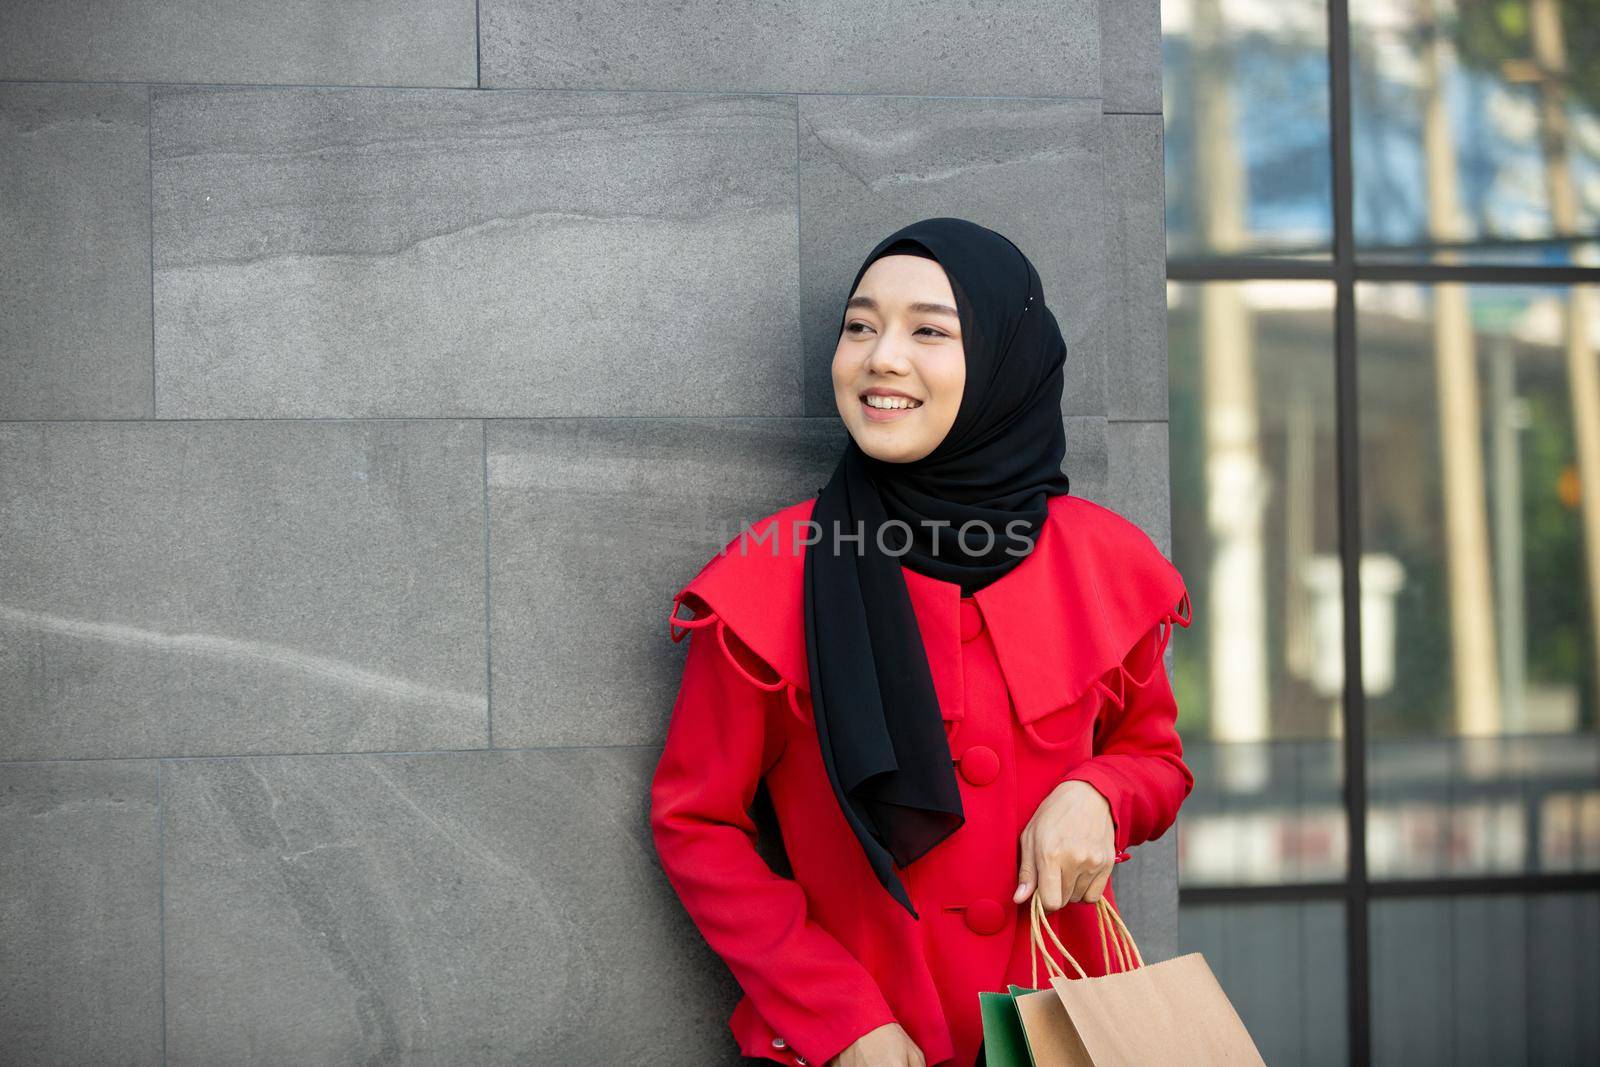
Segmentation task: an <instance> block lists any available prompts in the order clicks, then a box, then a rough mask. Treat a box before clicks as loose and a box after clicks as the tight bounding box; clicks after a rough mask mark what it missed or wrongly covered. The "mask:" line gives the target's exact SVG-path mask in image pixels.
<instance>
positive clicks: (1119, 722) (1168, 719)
mask: <svg viewBox="0 0 1600 1067" xmlns="http://www.w3.org/2000/svg"><path fill="white" fill-rule="evenodd" d="M1163 627H1166V629H1165V631H1163ZM1170 634H1171V624H1170V622H1167V621H1163V622H1158V623H1157V624H1156V625H1155V626H1154V627H1152V628H1151V629H1150V631H1149V632H1148V633H1146V634H1145V635H1144V637H1142V638H1140V640H1139V641H1138V642H1137V643H1136V644H1135V645H1134V646H1133V649H1132V650H1131V651H1130V652H1129V653H1128V655H1127V657H1126V658H1125V659H1124V660H1123V662H1122V664H1121V665H1120V666H1119V669H1118V671H1117V678H1118V682H1119V685H1118V687H1119V688H1120V689H1121V692H1120V694H1115V693H1114V692H1107V693H1106V699H1105V700H1104V701H1102V703H1101V710H1100V717H1099V719H1097V720H1096V722H1095V730H1094V751H1095V755H1094V756H1092V757H1091V758H1089V759H1087V760H1084V761H1083V762H1082V763H1080V764H1078V765H1077V766H1076V767H1074V768H1072V770H1070V771H1068V772H1067V773H1066V774H1065V775H1064V776H1063V777H1062V781H1080V782H1087V783H1088V784H1090V785H1092V786H1094V788H1095V789H1096V790H1098V791H1099V793H1100V795H1101V796H1103V797H1105V798H1106V801H1107V802H1108V803H1109V804H1110V806H1111V819H1112V822H1113V823H1114V824H1115V836H1116V850H1117V858H1118V859H1124V858H1126V851H1127V850H1128V849H1130V848H1132V847H1134V846H1135V845H1141V844H1143V843H1144V842H1146V841H1151V840H1154V839H1155V838H1158V837H1160V836H1161V835H1162V834H1164V833H1166V831H1167V828H1168V827H1170V826H1171V825H1172V824H1173V822H1174V821H1175V820H1176V819H1177V817H1178V808H1179V807H1180V806H1181V805H1182V804H1183V802H1184V799H1185V798H1187V797H1188V795H1189V791H1190V790H1191V789H1193V788H1194V775H1193V774H1192V773H1191V772H1190V770H1189V768H1188V766H1187V765H1186V764H1185V763H1184V762H1183V743H1182V741H1180V740H1179V738H1178V730H1177V720H1178V702H1177V700H1176V698H1174V697H1173V695H1172V683H1171V681H1170V680H1168V678H1167V669H1166V664H1165V663H1164V662H1163V660H1162V653H1163V652H1164V651H1165V649H1166V644H1167V640H1166V639H1167V636H1169V635H1170Z"/></svg>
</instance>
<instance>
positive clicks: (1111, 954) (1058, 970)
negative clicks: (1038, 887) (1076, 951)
mask: <svg viewBox="0 0 1600 1067" xmlns="http://www.w3.org/2000/svg"><path fill="white" fill-rule="evenodd" d="M1029 904H1030V914H1029V926H1030V927H1031V929H1030V931H1029V935H1030V940H1031V941H1032V949H1031V951H1030V952H1029V954H1028V962H1029V965H1030V968H1031V971H1030V981H1031V983H1032V985H1033V988H1035V989H1038V988H1039V957H1040V956H1043V957H1044V965H1045V970H1046V972H1047V973H1048V974H1050V975H1051V976H1053V977H1056V978H1068V977H1070V976H1069V975H1068V974H1067V972H1066V971H1065V970H1064V969H1063V968H1062V966H1061V965H1060V964H1059V963H1057V962H1056V961H1055V960H1053V959H1051V958H1050V951H1049V949H1048V948H1047V947H1046V946H1045V940H1044V939H1045V935H1046V934H1048V935H1049V936H1050V940H1051V941H1052V942H1054V943H1055V946H1056V949H1057V950H1058V951H1059V952H1060V953H1061V955H1062V957H1063V958H1065V959H1066V961H1067V962H1068V963H1070V964H1072V969H1073V970H1075V971H1077V972H1078V977H1079V978H1087V977H1089V976H1088V975H1087V974H1086V973H1085V972H1084V970H1083V968H1082V967H1081V966H1079V965H1078V961H1077V960H1076V959H1074V958H1073V957H1072V953H1071V952H1069V951H1067V946H1066V945H1063V944H1062V943H1061V938H1060V937H1058V936H1057V935H1056V932H1055V929H1054V928H1053V927H1051V925H1050V924H1049V922H1048V921H1046V919H1045V911H1044V901H1043V900H1041V899H1040V897H1039V894H1038V893H1037V892H1035V893H1034V894H1033V896H1032V897H1031V898H1030V899H1029ZM1094 914H1095V922H1096V924H1097V925H1098V926H1099V928H1100V952H1101V954H1102V956H1103V957H1104V959H1105V964H1106V973H1107V974H1109V973H1111V969H1112V968H1111V961H1112V960H1113V959H1115V960H1116V962H1117V968H1116V969H1117V970H1118V971H1130V970H1133V969H1134V967H1135V966H1138V967H1143V966H1144V956H1143V955H1141V954H1140V952H1139V946H1138V945H1136V944H1134V941H1133V934H1132V932H1131V931H1129V929H1128V924H1127V923H1125V922H1123V921H1122V916H1121V915H1119V914H1117V909H1116V908H1113V907H1112V906H1111V902H1110V901H1108V900H1106V898H1105V897H1104V896H1102V897H1101V898H1100V899H1099V900H1097V901H1095V912H1094ZM1108 929H1109V930H1110V932H1111V937H1110V941H1109V945H1108V942H1107V938H1106V931H1107V930H1108Z"/></svg>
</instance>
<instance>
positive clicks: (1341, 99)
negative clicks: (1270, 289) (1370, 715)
mask: <svg viewBox="0 0 1600 1067" xmlns="http://www.w3.org/2000/svg"><path fill="white" fill-rule="evenodd" d="M1328 102H1329V105H1330V106H1329V109H1328V114H1329V125H1330V128H1329V131H1328V134H1329V138H1328V141H1329V156H1330V159H1331V160H1332V164H1333V263H1332V266H1333V283H1334V323H1333V346H1334V383H1335V390H1336V396H1337V407H1336V410H1337V414H1336V416H1335V425H1336V427H1337V434H1338V451H1339V463H1338V494H1339V565H1340V571H1341V573H1342V575H1343V579H1344V580H1343V583H1342V593H1343V596H1342V601H1343V604H1344V612H1343V614H1344V700H1343V728H1344V796H1345V819H1346V823H1347V824H1348V832H1347V839H1348V842H1349V851H1348V853H1347V856H1348V859H1347V862H1346V866H1345V888H1346V894H1345V966H1346V968H1347V975H1346V984H1347V989H1348V996H1347V1000H1348V1002H1349V1003H1348V1005H1347V1009H1348V1012H1349V1025H1350V1062H1351V1063H1352V1064H1355V1065H1356V1067H1367V1065H1368V1064H1370V1063H1371V1062H1372V1012H1371V1003H1370V1001H1371V996H1370V989H1371V986H1372V976H1371V963H1370V946H1369V942H1368V934H1367V931H1368V926H1369V908H1368V899H1367V892H1368V887H1367V753H1366V718H1367V716H1366V694H1365V693H1364V692H1363V690H1362V685H1361V611H1360V605H1361V588H1360V570H1359V563H1360V559H1361V511H1360V501H1361V471H1360V466H1359V456H1360V453H1359V449H1358V443H1359V441H1360V437H1359V426H1358V424H1357V411H1356V407H1357V399H1358V393H1357V391H1356V304H1355V296H1356V294H1355V283H1356V257H1355V219H1354V212H1355V197H1354V193H1353V186H1354V176H1353V175H1354V166H1353V162H1352V159H1351V148H1350V125H1351V123H1350V8H1349V3H1348V0H1328Z"/></svg>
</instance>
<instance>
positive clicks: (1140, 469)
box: [1106, 422, 1172, 559]
mask: <svg viewBox="0 0 1600 1067" xmlns="http://www.w3.org/2000/svg"><path fill="white" fill-rule="evenodd" d="M1106 434H1107V438H1108V441H1109V444H1110V448H1109V450H1108V452H1109V456H1110V466H1109V469H1108V472H1107V482H1106V496H1107V498H1108V499H1109V500H1111V501H1113V503H1110V504H1107V505H1106V506H1107V507H1110V508H1114V509H1115V510H1117V511H1119V512H1121V513H1122V514H1123V515H1126V516H1127V517H1128V518H1129V519H1131V520H1132V521H1133V522H1135V523H1137V524H1138V525H1139V526H1140V528H1141V529H1143V530H1144V532H1145V533H1147V534H1149V535H1150V539H1151V540H1152V541H1154V542H1155V543H1156V545H1157V547H1159V548H1160V549H1161V551H1162V553H1163V554H1165V555H1166V556H1167V557H1168V558H1169V559H1170V558H1171V556H1172V533H1171V531H1172V481H1171V477H1170V475H1169V474H1168V453H1167V424H1166V423H1164V422H1108V423H1107V424H1106Z"/></svg>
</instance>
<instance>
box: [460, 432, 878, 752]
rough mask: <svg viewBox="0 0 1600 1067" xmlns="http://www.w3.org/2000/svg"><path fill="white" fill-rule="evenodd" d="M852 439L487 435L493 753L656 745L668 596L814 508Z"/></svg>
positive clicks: (663, 703)
mask: <svg viewBox="0 0 1600 1067" xmlns="http://www.w3.org/2000/svg"><path fill="white" fill-rule="evenodd" d="M846 440H847V437H846V434H845V430H844V428H843V425H842V423H840V422H839V420H838V419H648V420H646V419H585V420H562V419H541V420H537V421H529V422H493V423H490V424H489V511H490V523H491V530H490V539H491V548H490V563H491V567H490V581H491V593H490V604H491V606H492V615H493V626H492V630H491V634H492V637H491V647H492V649H493V662H494V679H493V684H492V692H493V694H494V743H495V744H496V745H583V744H637V743H651V744H659V743H660V742H661V741H662V740H663V739H664V738H665V736H666V724H667V719H668V715H669V712H670V709H671V707H672V701H673V698H674V696H675V694H676V692H677V687H678V682H679V679H680V677H681V675H682V670H683V664H682V656H683V653H684V650H685V648H686V647H687V646H686V645H684V644H674V643H673V642H672V641H671V640H670V639H669V636H668V623H667V619H668V616H669V614H670V613H671V611H672V595H673V594H674V593H675V592H677V591H678V589H679V588H681V587H682V586H683V585H684V583H686V582H688V581H689V579H691V578H693V577H694V575H695V574H696V573H697V572H698V571H699V570H700V568H701V567H702V566H704V565H705V563H706V562H707V561H708V560H710V559H711V558H712V557H713V556H714V555H716V553H717V551H718V550H719V549H720V548H721V547H722V546H723V545H725V544H726V543H727V542H728V541H730V540H731V539H732V538H733V537H734V535H735V534H736V533H737V532H738V530H739V529H740V528H741V527H742V526H743V525H745V524H747V523H750V522H754V521H756V520H758V519H760V518H762V517H763V516H765V515H768V514H770V513H771V512H773V511H775V510H777V509H778V508H780V507H783V506H785V505H787V504H792V503H794V502H796V501H800V500H804V499H806V498H808V497H811V496H814V495H816V493H817V492H818V491H819V490H820V488H821V486H822V485H823V484H824V483H825V482H826V481H827V479H828V477H829V476H830V475H831V474H832V473H833V469H834V466H835V465H836V464H837V463H838V459H839V456H840V454H841V452H842V450H843V448H844V444H845V441H846Z"/></svg>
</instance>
